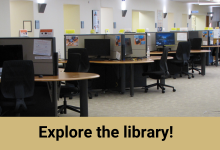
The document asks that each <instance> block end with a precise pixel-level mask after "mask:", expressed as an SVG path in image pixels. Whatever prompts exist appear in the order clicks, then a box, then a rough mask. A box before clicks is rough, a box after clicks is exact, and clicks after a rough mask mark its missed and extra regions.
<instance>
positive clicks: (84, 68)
mask: <svg viewBox="0 0 220 150" xmlns="http://www.w3.org/2000/svg"><path fill="white" fill-rule="evenodd" d="M70 53H71V54H72V53H74V54H76V53H77V54H81V59H80V64H79V72H88V71H89V67H90V63H89V57H88V52H87V50H86V48H69V49H68V55H69V54H70ZM68 59H69V58H68Z"/></svg>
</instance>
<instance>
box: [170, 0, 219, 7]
mask: <svg viewBox="0 0 220 150" xmlns="http://www.w3.org/2000/svg"><path fill="white" fill-rule="evenodd" d="M170 1H175V2H181V3H193V4H202V3H206V4H207V5H210V6H216V5H217V6H218V5H220V0H170ZM216 3H217V4H216Z"/></svg>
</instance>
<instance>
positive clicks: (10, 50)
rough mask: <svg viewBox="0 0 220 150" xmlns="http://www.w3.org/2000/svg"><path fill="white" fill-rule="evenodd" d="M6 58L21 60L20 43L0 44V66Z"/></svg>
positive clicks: (21, 49)
mask: <svg viewBox="0 0 220 150" xmlns="http://www.w3.org/2000/svg"><path fill="white" fill-rule="evenodd" d="M8 60H23V48H22V45H0V67H2V66H3V62H4V61H8Z"/></svg>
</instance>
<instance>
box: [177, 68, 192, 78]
mask: <svg viewBox="0 0 220 150" xmlns="http://www.w3.org/2000/svg"><path fill="white" fill-rule="evenodd" d="M178 74H180V77H182V74H185V75H188V79H191V77H190V75H192V78H194V75H193V74H192V73H189V72H185V71H183V68H181V71H180V72H178V73H175V74H174V76H173V79H176V76H177V75H178Z"/></svg>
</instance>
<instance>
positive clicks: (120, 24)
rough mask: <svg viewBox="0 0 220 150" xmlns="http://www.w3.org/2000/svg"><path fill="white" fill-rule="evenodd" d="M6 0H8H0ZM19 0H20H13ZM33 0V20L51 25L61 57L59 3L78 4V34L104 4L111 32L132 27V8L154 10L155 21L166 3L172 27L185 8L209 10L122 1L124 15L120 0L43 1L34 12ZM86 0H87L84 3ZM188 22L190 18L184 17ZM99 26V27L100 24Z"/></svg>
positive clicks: (157, 0)
mask: <svg viewBox="0 0 220 150" xmlns="http://www.w3.org/2000/svg"><path fill="white" fill-rule="evenodd" d="M0 1H1V2H2V1H10V0H0ZM13 1H20V0H13ZM24 1H33V2H34V3H33V13H34V20H40V27H41V28H53V29H54V32H55V37H56V43H57V51H58V50H60V51H61V52H62V56H63V49H64V40H63V37H64V35H63V29H64V23H63V5H64V4H73V5H80V21H84V29H80V33H81V34H86V33H90V30H91V28H92V15H91V14H92V10H101V8H104V7H107V8H112V9H113V22H116V24H117V26H116V29H113V33H118V31H119V30H120V29H124V28H132V11H133V10H137V11H154V12H155V22H157V10H163V7H164V6H166V10H167V12H168V13H173V14H174V20H175V23H176V26H177V27H179V26H181V22H182V17H181V16H182V14H188V12H189V9H191V10H199V15H206V14H207V12H209V11H210V9H209V7H208V6H196V5H190V4H186V3H179V2H173V1H170V0H126V7H127V14H126V17H122V11H121V0H45V2H46V3H47V7H46V10H45V13H43V14H40V13H38V5H37V0H24ZM88 1H89V3H88ZM8 13H9V12H8V10H7V9H0V14H4V15H5V14H8ZM187 22H188V23H191V20H189V19H188V20H187ZM163 26H164V27H165V28H166V29H167V27H168V21H167V19H164V23H163ZM101 28H102V27H101ZM34 35H35V36H39V30H38V29H34Z"/></svg>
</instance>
